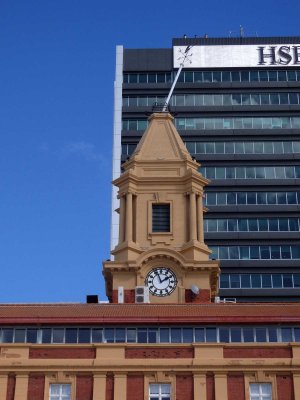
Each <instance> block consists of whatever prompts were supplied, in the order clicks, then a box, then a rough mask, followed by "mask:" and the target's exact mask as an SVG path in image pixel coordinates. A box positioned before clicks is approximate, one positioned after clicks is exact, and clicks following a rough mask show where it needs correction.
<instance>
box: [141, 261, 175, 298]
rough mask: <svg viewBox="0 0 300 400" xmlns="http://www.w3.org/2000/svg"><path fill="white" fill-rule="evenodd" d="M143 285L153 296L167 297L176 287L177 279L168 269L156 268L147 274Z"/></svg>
mask: <svg viewBox="0 0 300 400" xmlns="http://www.w3.org/2000/svg"><path fill="white" fill-rule="evenodd" d="M145 284H146V286H148V288H149V292H150V293H152V294H153V295H154V296H160V297H162V296H169V295H170V294H171V293H172V292H173V291H174V290H175V288H176V286H177V278H176V275H175V274H174V272H173V271H172V270H170V269H169V268H166V267H157V268H153V269H151V271H150V272H149V273H148V275H147V277H146V279H145Z"/></svg>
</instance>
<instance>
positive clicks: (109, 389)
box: [105, 375, 114, 400]
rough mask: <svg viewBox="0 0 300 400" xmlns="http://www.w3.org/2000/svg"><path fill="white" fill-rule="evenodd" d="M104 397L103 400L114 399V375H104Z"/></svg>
mask: <svg viewBox="0 0 300 400" xmlns="http://www.w3.org/2000/svg"><path fill="white" fill-rule="evenodd" d="M105 393H106V397H105V400H114V377H113V375H107V377H106V390H105Z"/></svg>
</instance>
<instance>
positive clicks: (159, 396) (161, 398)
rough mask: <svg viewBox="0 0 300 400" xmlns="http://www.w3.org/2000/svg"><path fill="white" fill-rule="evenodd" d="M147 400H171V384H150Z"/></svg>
mask: <svg viewBox="0 0 300 400" xmlns="http://www.w3.org/2000/svg"><path fill="white" fill-rule="evenodd" d="M149 400H171V384H170V383H150V385H149Z"/></svg>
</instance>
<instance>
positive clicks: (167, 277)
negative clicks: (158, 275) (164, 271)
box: [160, 276, 170, 283]
mask: <svg viewBox="0 0 300 400" xmlns="http://www.w3.org/2000/svg"><path fill="white" fill-rule="evenodd" d="M167 279H170V278H169V276H166V277H165V278H164V279H162V280H161V281H160V283H163V282H164V281H166V280H167Z"/></svg>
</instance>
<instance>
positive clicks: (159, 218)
mask: <svg viewBox="0 0 300 400" xmlns="http://www.w3.org/2000/svg"><path fill="white" fill-rule="evenodd" d="M170 230H171V229H170V204H152V232H170Z"/></svg>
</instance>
